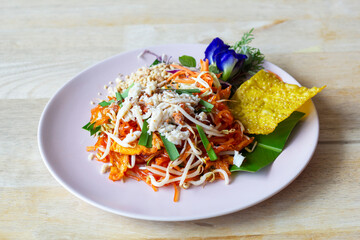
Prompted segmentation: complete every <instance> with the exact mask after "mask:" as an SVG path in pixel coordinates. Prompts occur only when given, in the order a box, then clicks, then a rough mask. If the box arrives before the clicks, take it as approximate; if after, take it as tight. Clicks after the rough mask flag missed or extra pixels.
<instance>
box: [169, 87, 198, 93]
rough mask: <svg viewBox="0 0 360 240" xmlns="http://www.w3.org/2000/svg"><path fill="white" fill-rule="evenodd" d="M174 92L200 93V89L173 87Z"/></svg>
mask: <svg viewBox="0 0 360 240" xmlns="http://www.w3.org/2000/svg"><path fill="white" fill-rule="evenodd" d="M174 90H175V92H176V93H178V94H182V93H200V92H201V91H200V89H198V88H196V89H174Z"/></svg>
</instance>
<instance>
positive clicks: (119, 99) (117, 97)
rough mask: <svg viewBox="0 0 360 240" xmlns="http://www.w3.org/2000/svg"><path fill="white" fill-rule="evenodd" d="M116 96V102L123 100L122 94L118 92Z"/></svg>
mask: <svg viewBox="0 0 360 240" xmlns="http://www.w3.org/2000/svg"><path fill="white" fill-rule="evenodd" d="M115 95H116V100H118V101H122V100H123V98H122V96H121V94H120V93H119V92H116V93H115Z"/></svg>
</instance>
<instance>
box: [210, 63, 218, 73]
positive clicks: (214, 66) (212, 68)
mask: <svg viewBox="0 0 360 240" xmlns="http://www.w3.org/2000/svg"><path fill="white" fill-rule="evenodd" d="M209 72H212V73H215V74H219V73H220V70H219V69H218V67H217V66H216V65H215V64H211V65H210V66H209Z"/></svg>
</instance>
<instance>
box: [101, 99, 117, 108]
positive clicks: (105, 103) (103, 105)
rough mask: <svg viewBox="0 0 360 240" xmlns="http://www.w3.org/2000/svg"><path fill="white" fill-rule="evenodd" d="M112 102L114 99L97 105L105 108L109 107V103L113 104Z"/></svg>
mask: <svg viewBox="0 0 360 240" xmlns="http://www.w3.org/2000/svg"><path fill="white" fill-rule="evenodd" d="M113 102H115V100H114V99H113V100H110V101H108V102H106V101H102V102H101V103H99V105H100V106H102V107H106V106H109V105H110V104H111V103H113Z"/></svg>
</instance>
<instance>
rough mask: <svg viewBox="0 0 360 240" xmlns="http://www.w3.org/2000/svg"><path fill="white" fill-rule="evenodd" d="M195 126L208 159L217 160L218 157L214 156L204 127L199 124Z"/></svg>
mask: <svg viewBox="0 0 360 240" xmlns="http://www.w3.org/2000/svg"><path fill="white" fill-rule="evenodd" d="M196 128H197V130H198V132H199V135H200V138H201V141H202V143H203V144H204V148H205V150H206V152H207V154H208V155H209V158H210V160H211V161H215V160H217V159H218V157H217V156H216V153H215V151H214V149H213V147H212V146H211V144H210V142H209V140H208V139H207V137H206V134H205V132H204V129H203V128H202V127H201V126H199V125H196Z"/></svg>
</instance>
